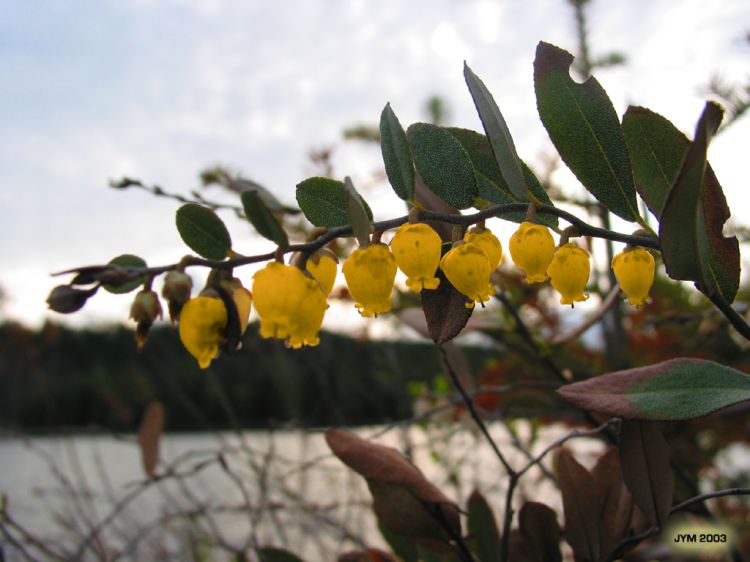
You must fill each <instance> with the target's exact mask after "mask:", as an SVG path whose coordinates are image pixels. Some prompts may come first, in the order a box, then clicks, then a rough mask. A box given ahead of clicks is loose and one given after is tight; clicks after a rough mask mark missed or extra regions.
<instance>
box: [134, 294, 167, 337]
mask: <svg viewBox="0 0 750 562" xmlns="http://www.w3.org/2000/svg"><path fill="white" fill-rule="evenodd" d="M161 315H162V311H161V303H160V302H159V297H158V296H157V294H156V293H155V292H154V291H152V290H151V289H142V290H140V291H138V292H137V293H136V295H135V299H134V300H133V304H132V305H131V306H130V318H132V319H133V320H135V321H136V329H135V341H136V345H137V346H138V351H140V350H142V349H143V346H144V345H145V344H146V338H148V332H149V330H150V329H151V326H152V325H153V323H154V322H155V321H156V319H157V318H161Z"/></svg>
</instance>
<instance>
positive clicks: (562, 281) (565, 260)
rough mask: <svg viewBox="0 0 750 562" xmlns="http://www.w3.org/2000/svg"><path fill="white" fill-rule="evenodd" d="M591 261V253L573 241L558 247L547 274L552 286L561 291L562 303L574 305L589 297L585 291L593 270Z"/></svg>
mask: <svg viewBox="0 0 750 562" xmlns="http://www.w3.org/2000/svg"><path fill="white" fill-rule="evenodd" d="M589 262H590V257H589V253H588V252H587V251H586V250H584V249H583V248H579V247H578V246H577V245H576V244H574V243H572V242H568V243H567V244H564V245H562V246H560V247H559V248H558V249H557V251H556V252H555V256H554V258H553V259H552V263H550V264H549V267H548V268H547V275H549V278H550V282H551V283H552V286H553V287H554V288H555V290H556V291H557V292H558V293H560V304H569V305H571V306H572V305H573V303H575V302H579V301H585V300H586V299H588V298H589V296H588V295H587V294H586V293H584V292H583V290H584V289H585V288H586V283H587V282H588V280H589V273H590V272H591V264H590V263H589Z"/></svg>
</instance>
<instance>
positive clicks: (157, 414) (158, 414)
mask: <svg viewBox="0 0 750 562" xmlns="http://www.w3.org/2000/svg"><path fill="white" fill-rule="evenodd" d="M164 418H165V415H164V406H162V404H161V402H151V403H150V404H149V405H148V406H147V407H146V411H145V412H144V414H143V419H142V420H141V425H140V427H139V428H138V444H139V445H140V447H141V459H142V461H143V470H144V472H145V473H146V475H147V476H148V477H149V478H153V477H154V476H155V475H156V465H157V464H159V441H160V439H161V434H162V431H164Z"/></svg>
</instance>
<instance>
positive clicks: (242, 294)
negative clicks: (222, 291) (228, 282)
mask: <svg viewBox="0 0 750 562" xmlns="http://www.w3.org/2000/svg"><path fill="white" fill-rule="evenodd" d="M237 285H238V286H237V287H235V289H234V290H233V291H232V300H233V301H234V304H235V305H236V306H237V316H239V319H240V334H244V333H245V330H247V323H248V321H249V320H250V309H251V308H252V304H253V295H252V293H251V292H250V291H248V290H247V289H245V287H243V286H242V284H240V283H239V281H238V282H237Z"/></svg>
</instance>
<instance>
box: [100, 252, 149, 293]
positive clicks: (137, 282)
mask: <svg viewBox="0 0 750 562" xmlns="http://www.w3.org/2000/svg"><path fill="white" fill-rule="evenodd" d="M109 264H110V265H119V266H120V267H146V260H144V259H143V258H140V257H138V256H134V255H132V254H122V255H121V256H117V257H116V258H113V259H111V260H109ZM142 284H143V277H139V278H138V279H133V280H132V281H127V282H125V283H122V284H121V285H108V284H103V285H102V287H103V288H104V289H105V290H107V291H109V292H110V293H114V294H116V295H123V294H125V293H129V292H131V291H133V290H135V289H137V288H138V287H140V286H141V285H142Z"/></svg>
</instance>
